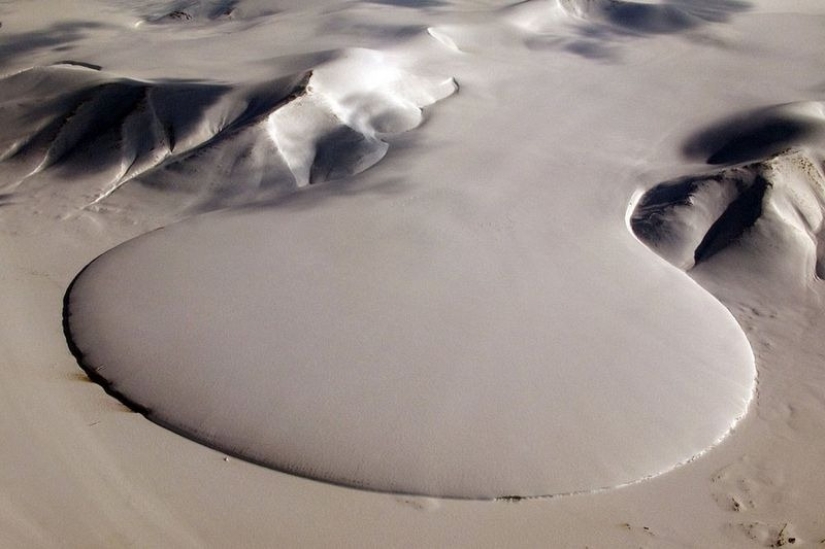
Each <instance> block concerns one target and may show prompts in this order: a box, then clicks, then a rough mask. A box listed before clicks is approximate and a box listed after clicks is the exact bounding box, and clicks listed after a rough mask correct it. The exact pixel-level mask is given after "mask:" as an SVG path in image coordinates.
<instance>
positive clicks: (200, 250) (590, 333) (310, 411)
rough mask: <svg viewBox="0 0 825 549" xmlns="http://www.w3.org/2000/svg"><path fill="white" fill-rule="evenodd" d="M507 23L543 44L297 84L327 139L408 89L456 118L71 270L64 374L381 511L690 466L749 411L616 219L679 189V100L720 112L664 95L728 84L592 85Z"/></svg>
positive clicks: (429, 48) (436, 54) (617, 79)
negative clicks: (333, 123)
mask: <svg viewBox="0 0 825 549" xmlns="http://www.w3.org/2000/svg"><path fill="white" fill-rule="evenodd" d="M359 9H365V8H363V7H362V8H358V7H356V6H353V7H352V12H351V14H348V17H352V18H357V17H359V16H362V14H361V12H359ZM520 10H521V12H520V14H519V15H520V17H524V16H525V12H526V11H527V10H533V13H532V20H534V21H535V20H538V19H541V18H544V21H545V23H546V26H543V27H541V29H542V30H541V32H536V31H534V30H533V29H534V28H536V27H535V26H528V28H526V29H525V28H524V27H523V26H521V25H514V24H513V23H512V22H511V19H512V17H513V14H512V13H511V11H512V10H509V11H508V10H504V11H499V12H497V11H492V12H489V13H486V12H485V13H479V14H476V15H475V17H476V18H477V19H478V21H475V22H472V18H469V19H468V20H470V21H471V22H470V23H464V24H461V25H456V24H455V22H454V21H452V20H451V18H450V17H449V16H444V17H443V19H444V20H445V21H446V22H447V23H449V24H444V25H441V24H434V25H430V26H428V27H422V28H421V29H420V30H418V31H416V32H414V33H411V34H410V36H408V37H406V38H405V39H404V40H402V41H400V42H399V43H398V44H395V45H393V46H392V47H386V46H385V47H382V48H381V50H380V51H381V52H382V53H381V54H380V55H379V54H370V53H369V52H368V51H361V52H360V53H358V55H356V56H354V57H348V58H346V59H348V60H349V61H348V63H338V64H331V65H330V64H327V65H323V66H322V69H321V71H320V72H319V74H320V75H322V76H323V79H320V80H319V81H320V82H321V85H320V87H319V90H318V91H319V92H321V93H323V96H324V97H325V98H337V99H335V100H334V101H332V102H330V103H329V105H331V110H332V111H333V112H336V113H339V114H338V117H339V118H340V119H344V120H347V121H349V123H350V124H352V126H353V127H358V123H357V122H355V121H357V120H364V119H366V120H374V117H371V111H370V105H379V106H380V105H382V104H395V105H403V104H405V102H408V101H410V99H409V98H410V97H415V96H416V95H417V92H415V91H414V90H415V89H416V87H415V83H416V82H418V81H419V77H416V76H415V75H416V74H417V73H421V74H426V75H428V76H427V79H426V81H427V82H434V83H438V82H445V83H446V82H451V80H450V78H455V79H456V80H457V82H458V84H459V86H460V91H459V93H458V94H456V95H454V96H453V97H450V98H448V99H445V100H444V101H442V102H440V103H438V104H436V105H434V106H432V107H430V108H428V110H427V111H426V116H425V117H424V119H423V121H424V124H423V125H422V126H421V127H420V128H417V129H415V130H413V131H411V132H410V133H409V134H408V136H407V135H403V134H402V135H401V136H399V137H396V138H395V139H394V140H390V142H391V148H390V153H389V155H388V157H387V158H386V159H384V160H383V161H382V162H381V163H379V164H377V165H376V166H374V167H373V168H372V169H370V170H368V171H366V172H363V173H361V174H359V175H358V176H357V177H351V178H348V179H342V180H338V181H333V182H328V183H327V184H324V185H322V186H316V187H310V188H305V189H304V190H301V191H298V192H297V193H296V194H294V195H292V196H289V197H286V198H284V199H281V200H279V201H275V202H269V203H266V204H258V205H256V206H253V207H250V208H243V209H239V210H230V211H225V212H220V213H213V214H207V215H205V216H203V217H196V218H192V219H190V220H187V221H184V222H182V223H180V224H177V225H174V226H170V227H167V228H165V229H162V230H160V231H157V232H154V233H151V234H149V235H147V236H144V237H142V238H139V239H137V240H134V241H132V242H130V243H127V244H125V245H123V246H120V247H118V248H116V249H115V250H113V251H112V252H110V253H108V254H105V255H104V256H103V257H101V258H100V259H98V260H97V261H95V262H94V263H93V264H92V265H91V266H90V267H89V268H88V269H87V270H86V271H85V272H84V273H83V274H82V275H81V276H80V277H79V279H78V280H77V283H76V285H75V286H74V288H73V289H72V292H71V294H70V299H69V312H70V314H71V316H70V319H69V321H70V328H71V333H72V336H73V338H74V341H75V343H76V344H77V345H78V347H79V348H80V350H81V351H82V352H83V354H84V361H85V363H86V366H87V367H88V368H90V369H92V370H94V371H95V372H97V373H98V374H99V375H100V376H102V377H103V378H104V379H106V380H107V381H108V382H110V383H111V384H112V388H113V389H114V390H115V391H116V392H118V393H120V394H122V395H123V396H125V397H126V398H127V399H129V400H131V401H134V402H136V403H138V404H139V405H141V406H144V407H146V408H148V409H149V410H150V412H149V416H150V417H151V418H152V419H153V420H155V421H157V422H159V423H162V424H165V425H168V426H170V427H172V428H174V429H176V430H178V431H179V432H182V433H184V434H186V435H187V436H190V437H192V438H194V439H196V440H200V441H202V442H205V443H207V444H210V445H212V446H216V447H218V448H220V449H222V450H224V451H226V452H230V453H232V454H235V455H239V456H242V457H246V458H248V459H251V460H253V461H256V462H259V463H263V464H266V465H269V466H271V467H274V468H277V469H282V470H286V471H290V472H295V473H298V474H301V475H305V476H309V477H313V478H319V479H322V480H327V481H330V482H334V483H342V484H346V485H353V486H361V487H366V488H370V489H374V490H380V491H392V492H403V493H415V494H426V495H438V496H452V497H471V498H476V497H479V498H488V497H499V496H509V495H517V496H536V495H554V494H565V493H571V492H581V491H591V490H598V489H602V488H607V487H612V486H618V485H623V484H626V483H630V482H634V481H637V480H639V479H642V478H646V477H649V476H653V475H656V474H659V473H662V472H664V471H668V470H670V469H672V468H673V467H675V466H677V465H678V464H680V463H684V462H685V461H687V460H690V459H691V458H693V457H694V456H696V455H698V454H700V453H702V452H704V451H705V450H707V449H708V448H709V447H711V446H713V445H714V444H716V443H717V442H718V441H719V440H720V439H721V438H722V437H724V435H725V434H726V433H727V432H728V431H729V429H730V428H731V426H732V425H733V424H734V423H735V422H736V420H737V419H738V418H740V417H741V416H742V415H743V414H744V413H745V412H746V410H747V408H748V404H749V402H750V398H751V395H752V392H753V386H754V378H755V369H754V363H753V356H752V353H751V350H750V347H749V345H748V343H747V341H746V339H745V337H744V334H743V333H742V331H741V329H740V328H739V327H738V325H737V324H736V322H735V321H734V320H733V318H732V317H731V316H730V314H729V313H728V312H727V311H726V310H725V309H724V307H722V305H721V304H719V303H718V302H717V301H716V300H715V299H714V298H713V297H711V296H710V295H709V294H708V293H706V292H705V291H704V290H702V289H701V288H700V287H698V286H697V285H696V284H695V283H694V282H692V281H691V280H690V279H689V278H688V277H687V276H686V275H685V274H684V273H682V272H680V271H679V270H677V269H676V268H674V267H672V266H670V265H669V264H667V263H666V262H664V261H663V260H661V259H659V258H658V257H656V255H655V254H653V253H652V252H651V251H649V250H648V249H646V248H645V247H644V246H643V245H642V244H641V243H639V242H638V241H636V240H635V238H634V237H633V236H632V235H631V234H630V232H629V230H628V227H627V223H626V215H627V209H628V207H629V203H630V201H631V198H632V197H633V196H634V193H635V192H636V191H638V189H640V188H643V187H644V186H646V185H648V186H649V185H651V184H653V183H655V182H656V180H655V179H653V178H652V176H651V175H650V172H657V173H668V174H669V175H673V174H674V173H678V170H679V169H680V167H679V165H678V163H677V160H675V159H676V158H678V157H677V155H676V153H675V152H674V151H673V149H674V148H676V146H678V145H677V144H678V141H674V140H671V141H665V142H666V145H667V146H664V145H663V140H665V138H667V136H669V134H670V133H671V132H672V131H673V128H674V127H679V126H682V127H687V128H693V127H694V126H695V123H691V122H690V119H688V116H689V115H688V113H690V112H691V108H693V109H694V111H693V112H694V114H692V115H690V116H694V117H695V116H699V115H703V116H708V115H709V113H714V112H717V109H718V108H719V106H718V105H716V104H714V103H710V102H708V101H707V99H705V98H704V96H702V95H700V94H698V93H697V90H700V89H701V90H702V93H712V92H713V91H714V90H715V89H719V90H722V89H727V88H729V87H730V86H731V85H733V84H732V77H731V79H729V78H726V79H722V80H720V81H718V82H715V83H712V84H710V85H709V84H706V83H704V82H696V81H694V80H688V81H685V78H684V75H686V74H692V73H693V72H695V71H698V70H709V69H707V68H706V65H707V63H709V62H715V63H717V66H718V70H719V71H720V72H721V71H723V70H729V69H730V68H731V67H739V66H738V65H737V62H738V61H741V60H742V59H744V58H742V57H741V54H740V53H738V52H724V50H718V51H717V49H716V48H718V47H719V46H716V45H709V46H704V48H707V49H699V54H702V53H707V52H709V51H711V50H713V51H714V54H715V57H713V58H712V60H709V59H706V58H702V57H701V55H697V54H696V53H695V51H696V48H697V46H696V45H695V44H694V43H693V40H692V39H691V38H684V37H670V36H664V37H662V38H653V37H652V36H657V35H658V34H657V33H659V31H658V30H657V31H656V32H654V33H652V34H651V35H650V36H648V35H647V32H648V31H647V29H646V28H640V29H637V33H638V34H639V36H625V33H626V27H622V29H623V30H621V31H618V30H617V31H615V32H616V33H617V34H616V36H614V37H613V38H611V39H610V40H609V41H608V42H607V44H608V45H609V46H610V48H611V55H613V56H615V57H616V59H615V60H614V61H613V62H603V61H594V60H592V59H583V58H582V57H581V56H580V55H579V54H578V53H576V52H575V48H573V49H572V50H570V49H569V48H567V47H566V46H565V44H567V42H566V41H568V40H569V41H571V42H576V41H578V40H579V38H577V36H578V34H577V32H576V30H575V25H579V24H581V21H580V20H579V19H578V18H577V19H574V20H568V19H566V18H561V19H559V17H558V13H557V10H555V9H550V10H549V11H547V6H545V5H544V3H542V2H535V3H530V4H528V5H525V6H522V7H521V8H520ZM431 17H432V18H434V19H436V21H435V22H436V23H438V22H439V21H440V19H439V18H438V17H437V16H435V15H431ZM577 17H579V16H577ZM582 17H583V16H582ZM705 23H707V22H703V23H702V25H704V24H705ZM599 24H604V23H599ZM702 25H700V24H699V23H697V26H699V27H701V26H702ZM610 28H612V27H610ZM427 29H430V30H427ZM432 29H436V32H435V34H433V32H432ZM548 29H550V30H548ZM611 32H612V31H611ZM705 32H710V31H708V30H705ZM548 33H554V34H553V35H552V36H551V35H550V34H548ZM434 36H437V37H438V38H437V39H436V38H434ZM549 38H553V40H554V42H552V44H556V45H557V46H558V47H557V46H552V45H551V44H550V43H541V44H539V42H541V41H543V40H548V39H549ZM634 40H649V41H651V42H653V43H657V44H658V48H650V49H647V48H640V49H632V48H630V47H629V46H628V45H632V44H633V41H634ZM657 40H658V42H656V41H657ZM537 41H538V42H537ZM567 45H568V46H569V44H567ZM688 51H691V52H694V54H693V55H692V56H689V55H687V54H686V52H688ZM722 52H724V53H722ZM505 53H506V55H505ZM375 59H381V60H382V63H381V64H376V63H375V62H374V60H375ZM383 60H389V63H388V64H386V65H385V64H384V61H383ZM713 60H715V61H713ZM394 66H403V67H405V68H404V71H402V72H399V71H397V70H395V69H393V67H394ZM674 67H675V68H674ZM700 68H701V69H700ZM324 70H325V71H326V72H323V71H324ZM736 70H737V71H739V72H741V73H744V72H746V71H747V70H748V66H747V63H743V66H741V67H739V68H738V69H736ZM336 71H337V72H336ZM734 72H735V73H736V71H734ZM348 76H351V77H352V78H347V77H348ZM594 81H598V82H600V83H601V84H600V86H594V84H593V82H594ZM376 83H377V84H378V85H379V87H378V88H375V86H376ZM445 85H446V84H445ZM741 85H742V86H743V87H744V86H745V83H743V84H741ZM376 89H378V90H379V91H378V92H376V91H375V90H376ZM436 89H440V88H436ZM409 90H412V91H409ZM411 94H412V95H411ZM673 94H676V95H678V99H674V98H673V97H672V95H673ZM444 95H445V93H431V94H429V95H428V96H427V97H425V98H423V99H416V100H417V101H418V102H419V104H421V103H429V102H432V101H433V100H435V99H438V98H439V97H443V96H444ZM308 97H311V96H308ZM364 97H366V98H368V99H369V98H372V99H371V100H370V101H365V100H363V98H364ZM302 99H303V98H301V99H299V100H297V101H296V102H294V103H293V104H290V105H289V106H287V107H285V108H283V109H281V110H280V111H276V113H275V114H274V115H273V117H272V119H273V120H277V121H278V123H280V124H285V122H286V121H287V119H289V120H292V119H291V118H289V117H288V113H289V112H291V111H289V109H290V108H292V107H293V105H295V106H296V109H297V108H299V107H300V101H302ZM679 101H681V102H683V103H684V108H679V109H674V108H673V104H674V102H679ZM723 107H725V106H724V105H723ZM725 108H726V109H729V108H730V107H725ZM299 112H300V111H296V113H299ZM400 112H404V111H403V109H402V110H401V111H400ZM296 115H297V114H296ZM281 118H283V119H284V120H281ZM296 120H299V121H300V124H304V125H305V126H306V127H308V128H315V127H316V126H318V127H321V126H319V125H323V124H326V123H327V122H325V121H324V120H321V121H319V120H316V119H313V118H304V119H296ZM300 124H298V125H297V126H295V127H303V126H300ZM400 124H401V126H400V127H402V128H406V126H407V124H405V123H403V116H402V122H400ZM281 127H285V126H284V125H282V126H281ZM370 127H371V128H374V127H375V125H374V124H370ZM313 131H315V130H313ZM309 133H312V132H309ZM316 133H323V132H316ZM367 133H369V131H367ZM282 137H283V136H281V135H279V134H278V133H277V132H274V134H273V139H274V141H275V143H276V144H277V143H278V141H279V139H282ZM393 143H394V144H396V145H398V147H397V151H398V152H397V153H396V154H395V155H394V156H393V153H392V144H393ZM286 153H287V158H297V157H298V154H297V153H295V152H290V151H286ZM310 156H311V155H310ZM308 159H309V156H308V157H307V159H304V160H303V161H301V163H302V165H304V166H305V165H307V163H308V162H309V160H308Z"/></svg>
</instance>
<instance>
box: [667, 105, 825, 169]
mask: <svg viewBox="0 0 825 549" xmlns="http://www.w3.org/2000/svg"><path fill="white" fill-rule="evenodd" d="M823 132H825V127H823V121H821V120H819V121H817V120H815V119H814V118H812V117H806V116H803V115H801V114H799V113H797V112H794V111H793V110H791V109H790V108H783V107H781V106H780V107H770V108H765V109H758V110H753V111H749V112H746V113H742V114H738V115H735V116H733V117H730V118H726V119H724V120H722V121H720V122H717V123H716V124H713V125H712V126H710V127H708V128H706V129H703V130H701V131H699V132H697V133H695V134H694V135H693V136H691V137H690V138H689V139H688V140H687V141H686V142H685V143H684V145H683V146H682V153H683V154H684V155H685V156H686V157H687V158H689V159H691V160H703V161H705V162H707V163H708V164H713V165H719V164H739V163H742V162H750V161H753V160H756V159H760V158H764V157H767V156H771V155H773V154H776V153H779V152H781V151H783V150H785V149H787V148H789V147H792V146H794V145H797V144H799V143H801V142H803V141H805V140H807V139H810V138H811V137H813V136H815V135H816V134H817V133H823Z"/></svg>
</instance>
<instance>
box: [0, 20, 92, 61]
mask: <svg viewBox="0 0 825 549" xmlns="http://www.w3.org/2000/svg"><path fill="white" fill-rule="evenodd" d="M106 27H107V25H105V24H103V23H98V22H94V21H66V22H62V23H55V24H53V25H51V26H50V27H47V28H45V29H43V30H38V31H32V32H22V33H15V32H14V29H13V28H7V27H6V26H4V27H2V28H0V52H2V55H0V70H3V69H5V68H7V67H11V66H13V65H14V64H15V63H16V61H17V60H18V59H19V58H20V57H26V56H30V55H32V54H35V53H38V52H42V51H56V52H65V51H71V50H72V48H73V47H74V44H76V43H77V42H80V41H81V40H83V39H84V38H86V37H87V36H88V33H89V31H93V30H98V29H101V28H106Z"/></svg>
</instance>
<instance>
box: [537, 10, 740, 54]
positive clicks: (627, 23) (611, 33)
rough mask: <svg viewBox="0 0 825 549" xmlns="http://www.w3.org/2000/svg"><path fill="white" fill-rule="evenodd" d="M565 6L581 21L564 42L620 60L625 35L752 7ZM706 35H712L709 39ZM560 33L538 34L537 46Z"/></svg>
mask: <svg viewBox="0 0 825 549" xmlns="http://www.w3.org/2000/svg"><path fill="white" fill-rule="evenodd" d="M561 6H562V8H561V9H563V10H564V11H565V12H567V14H568V16H569V20H570V22H571V23H573V24H574V25H575V26H576V33H577V34H578V38H574V39H564V40H562V41H561V42H562V44H561V48H562V49H564V50H565V51H568V52H570V53H573V54H575V55H580V56H582V57H585V58H587V59H592V60H600V61H616V60H618V59H619V55H618V53H617V52H615V51H613V50H616V49H617V48H619V46H620V45H621V41H622V40H626V39H632V38H640V37H648V36H655V35H663V34H684V35H685V36H686V38H688V39H690V34H689V32H690V31H693V30H696V29H699V28H701V27H704V26H707V25H710V24H714V23H725V22H727V21H728V20H729V19H730V18H731V17H732V16H733V15H735V14H737V13H741V12H744V11H746V10H748V9H750V8H751V4H750V2H746V1H744V0H663V1H662V2H660V3H656V4H648V3H643V2H633V1H628V0H566V1H565V2H562V3H561ZM705 41H706V40H705ZM553 43H555V44H557V45H558V44H559V37H558V36H543V35H540V36H537V37H535V38H534V39H531V40H530V41H528V44H527V45H528V47H530V48H532V49H549V48H550V47H552V45H551V44H553Z"/></svg>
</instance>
